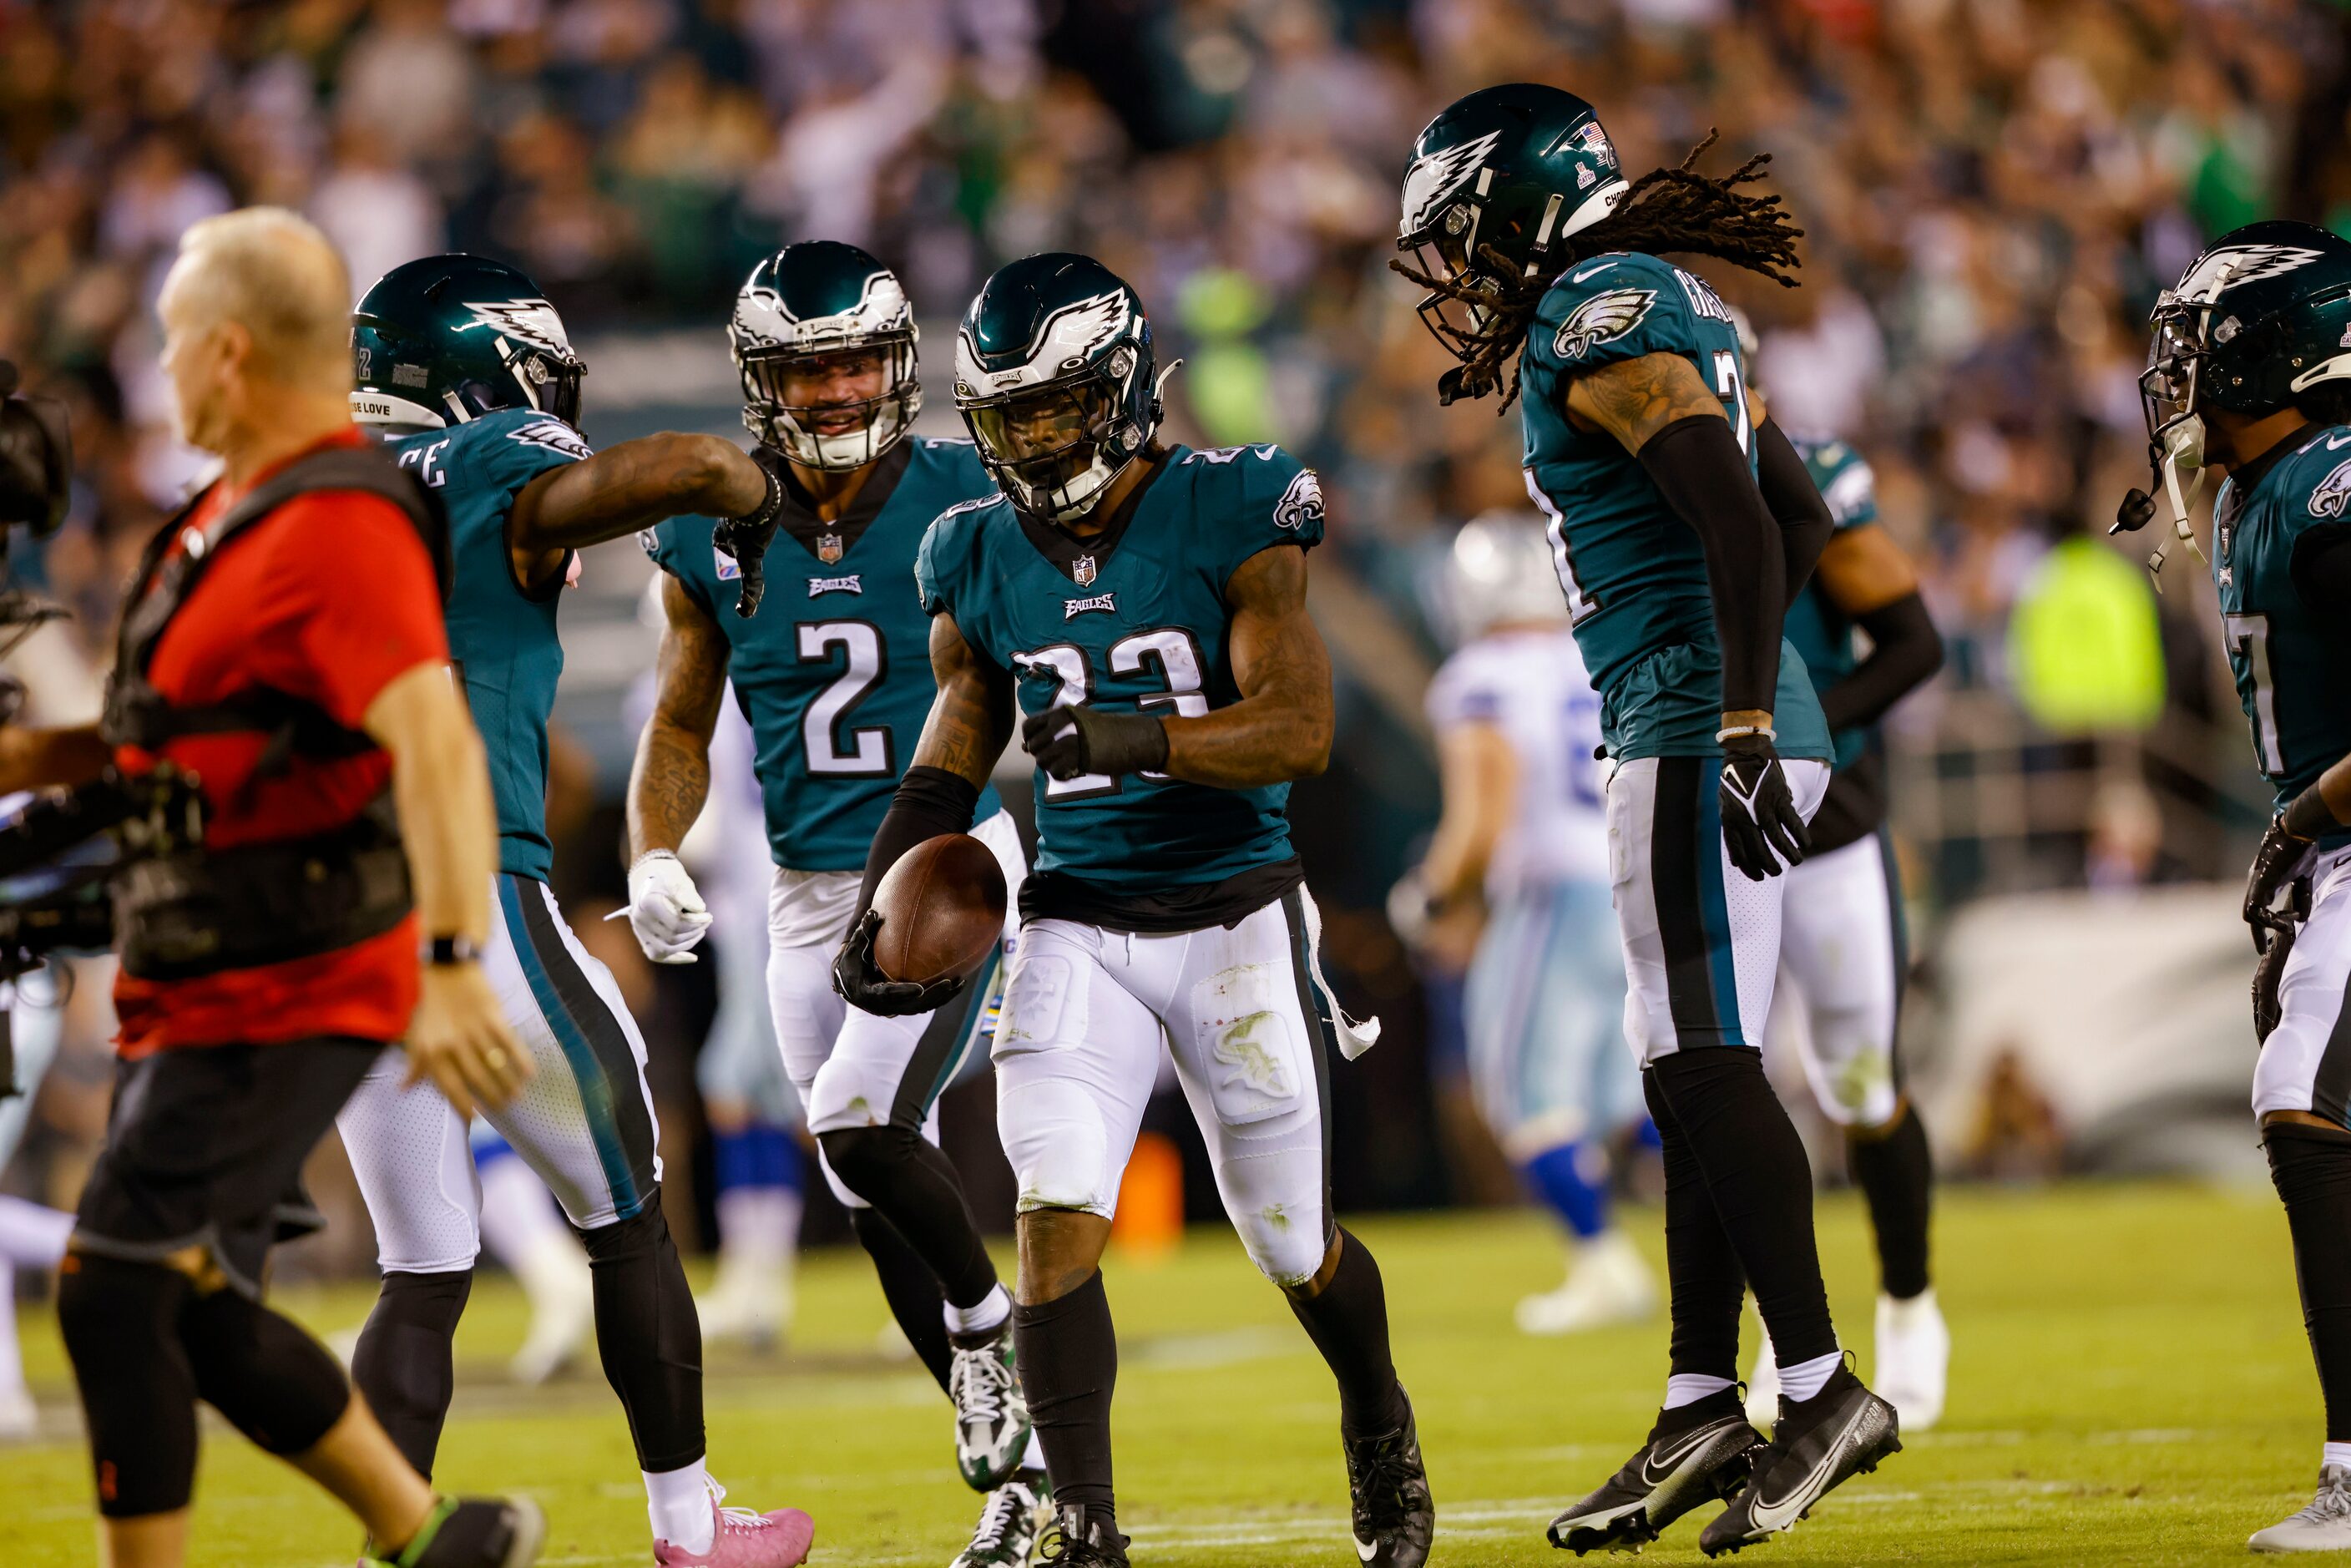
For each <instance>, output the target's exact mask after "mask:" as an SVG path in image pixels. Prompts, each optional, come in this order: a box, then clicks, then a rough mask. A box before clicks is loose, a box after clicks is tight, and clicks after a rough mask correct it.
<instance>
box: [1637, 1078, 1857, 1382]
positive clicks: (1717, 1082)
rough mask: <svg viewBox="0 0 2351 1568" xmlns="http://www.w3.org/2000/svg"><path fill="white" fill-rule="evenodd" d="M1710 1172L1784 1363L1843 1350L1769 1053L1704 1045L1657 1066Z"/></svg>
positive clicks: (1727, 1230) (1805, 1173) (1717, 1208)
mask: <svg viewBox="0 0 2351 1568" xmlns="http://www.w3.org/2000/svg"><path fill="white" fill-rule="evenodd" d="M1649 1072H1650V1075H1651V1076H1652V1077H1653V1078H1655V1079H1656V1082H1657V1085H1658V1087H1659V1088H1661V1089H1662V1090H1664V1092H1665V1095H1666V1099H1667V1103H1670V1104H1671V1105H1672V1107H1673V1112H1674V1116H1675V1118H1676V1119H1677V1121H1678V1122H1679V1123H1680V1124H1681V1130H1682V1132H1683V1133H1684V1134H1687V1137H1688V1139H1689V1146H1690V1148H1691V1150H1692V1151H1693V1152H1694V1153H1695V1154H1696V1155H1697V1156H1698V1168H1699V1169H1700V1170H1702V1171H1703V1172H1705V1173H1706V1188H1707V1191H1708V1194H1710V1195H1711V1196H1712V1197H1713V1198H1714V1212H1715V1214H1716V1216H1717V1217H1718V1218H1719V1219H1720V1220H1721V1222H1722V1232H1723V1234H1724V1235H1725V1236H1726V1237H1728V1238H1729V1240H1730V1245H1731V1249H1733V1250H1734V1251H1735V1252H1737V1253H1738V1255H1739V1265H1740V1268H1741V1269H1742V1270H1745V1271H1746V1274H1747V1281H1748V1283H1749V1284H1750V1285H1752V1286H1753V1287H1754V1289H1755V1304H1756V1306H1757V1307H1758V1308H1760V1309H1761V1312H1762V1313H1763V1325H1764V1327H1766V1328H1768V1329H1770V1330H1771V1353H1772V1354H1773V1355H1775V1356H1776V1357H1778V1359H1779V1362H1780V1364H1781V1365H1782V1366H1792V1365H1794V1364H1797V1363H1799V1362H1806V1361H1812V1360H1814V1359H1815V1358H1817V1357H1820V1356H1823V1355H1829V1354H1834V1352H1835V1350H1836V1348H1837V1342H1836V1328H1835V1326H1834V1324H1833V1323H1832V1322H1830V1321H1829V1298H1828V1289H1827V1287H1826V1286H1825V1285H1824V1284H1823V1282H1822V1281H1821V1257H1820V1250H1819V1249H1818V1247H1817V1246H1816V1245H1815V1244H1814V1242H1813V1171H1812V1166H1811V1163H1810V1162H1809V1161H1808V1160H1807V1159H1806V1157H1805V1155H1804V1144H1803V1140H1802V1138H1799V1137H1798V1136H1797V1135H1796V1126H1795V1124H1794V1123H1792V1122H1791V1121H1789V1120H1788V1112H1787V1108H1786V1107H1785V1106H1783V1105H1782V1104H1781V1103H1780V1098H1779V1096H1778V1095H1776V1094H1774V1093H1772V1092H1771V1081H1770V1080H1769V1079H1767V1078H1765V1077H1764V1076H1763V1054H1762V1052H1761V1051H1755V1050H1753V1049H1751V1048H1750V1047H1747V1046H1743V1045H1716V1046H1700V1047H1698V1048H1697V1049H1695V1050H1687V1049H1686V1050H1682V1051H1676V1052H1674V1053H1673V1054H1672V1055H1671V1056H1667V1057H1664V1058H1661V1059H1659V1060H1658V1061H1656V1063H1655V1064H1654V1065H1653V1066H1651V1068H1650V1069H1649Z"/></svg>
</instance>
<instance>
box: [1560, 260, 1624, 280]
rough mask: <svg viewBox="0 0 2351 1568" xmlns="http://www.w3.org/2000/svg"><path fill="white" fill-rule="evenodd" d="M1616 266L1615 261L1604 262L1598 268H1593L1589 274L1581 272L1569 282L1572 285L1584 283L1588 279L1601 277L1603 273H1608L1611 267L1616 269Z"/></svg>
mask: <svg viewBox="0 0 2351 1568" xmlns="http://www.w3.org/2000/svg"><path fill="white" fill-rule="evenodd" d="M1615 265H1616V264H1615V263H1614V262H1613V261H1604V262H1602V263H1601V264H1600V265H1599V266H1598V267H1593V269H1592V270H1591V271H1589V272H1579V273H1577V274H1576V275H1575V276H1574V277H1571V278H1569V279H1568V281H1569V282H1570V283H1581V282H1583V280H1584V279H1585V278H1587V277H1599V276H1600V275H1601V274H1602V273H1604V272H1605V271H1607V270H1608V269H1609V268H1610V267H1614V266H1615Z"/></svg>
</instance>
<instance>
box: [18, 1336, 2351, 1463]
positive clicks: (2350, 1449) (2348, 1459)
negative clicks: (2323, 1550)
mask: <svg viewBox="0 0 2351 1568" xmlns="http://www.w3.org/2000/svg"><path fill="white" fill-rule="evenodd" d="M12 1343H13V1336H12ZM2338 1465H2339V1466H2341V1467H2343V1468H2344V1469H2351V1443H2321V1444H2320V1445H2319V1446H2318V1468H2319V1469H2332V1468H2333V1467H2335V1466H2338Z"/></svg>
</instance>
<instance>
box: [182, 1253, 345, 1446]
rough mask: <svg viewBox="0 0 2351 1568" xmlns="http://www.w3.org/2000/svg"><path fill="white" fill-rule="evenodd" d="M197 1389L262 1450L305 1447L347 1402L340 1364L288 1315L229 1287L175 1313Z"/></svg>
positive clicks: (314, 1441)
mask: <svg viewBox="0 0 2351 1568" xmlns="http://www.w3.org/2000/svg"><path fill="white" fill-rule="evenodd" d="M180 1343H182V1344H183V1345H184V1346H185V1347H186V1348H187V1353H188V1364H189V1365H191V1366H193V1367H194V1368H195V1371H196V1392H197V1393H198V1394H200V1395H202V1396H204V1400H205V1402H206V1403H207V1404H209V1405H211V1406H212V1407H213V1408H214V1409H215V1410H217V1411H219V1412H220V1413H221V1414H222V1415H223V1416H226V1417H227V1418H228V1423H229V1425H230V1426H232V1427H235V1428H236V1429H237V1430H238V1431H240V1432H242V1433H244V1434H245V1435H246V1437H250V1438H251V1439H252V1440H253V1445H254V1447H256V1448H259V1449H260V1450H261V1451H262V1452H263V1453H265V1454H276V1455H278V1456H279V1457H280V1458H284V1457H286V1456H288V1455H292V1454H300V1453H305V1452H308V1450H309V1449H311V1448H316V1447H317V1446H318V1444H319V1439H320V1438H322V1437H325V1436H326V1435H327V1433H328V1432H329V1430H331V1429H332V1428H333V1427H334V1425H335V1423H336V1422H338V1421H340V1420H341V1419H342V1418H343V1412H344V1411H346V1410H348V1409H350V1405H351V1385H350V1382H349V1381H348V1380H347V1379H346V1378H345V1377H344V1376H343V1368H342V1364H341V1363H340V1362H338V1361H337V1360H336V1359H335V1358H334V1355H333V1354H332V1353H330V1352H329V1350H328V1349H327V1347H326V1346H325V1345H323V1344H320V1343H319V1342H318V1341H317V1340H315V1339H313V1338H311V1337H310V1335H309V1334H308V1333H306V1332H304V1331H303V1330H302V1329H301V1328H300V1327H298V1326H297V1325H296V1324H295V1322H293V1320H292V1319H290V1318H285V1317H280V1316H279V1315H278V1314H277V1313H276V1312H271V1311H270V1310H269V1309H268V1308H267V1307H265V1306H263V1305H262V1304H261V1303H260V1302H258V1301H254V1300H252V1299H250V1298H249V1297H246V1296H242V1295H239V1294H238V1293H237V1292H236V1291H229V1290H221V1291H212V1292H211V1293H210V1294H207V1295H200V1296H198V1297H196V1299H195V1300H194V1301H191V1302H190V1303H189V1304H188V1305H187V1306H186V1307H185V1308H183V1310H182V1311H181V1313H180Z"/></svg>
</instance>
